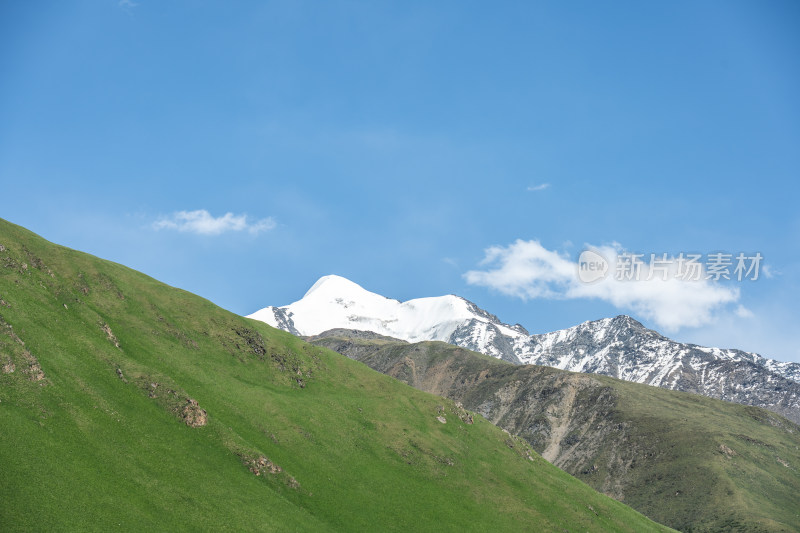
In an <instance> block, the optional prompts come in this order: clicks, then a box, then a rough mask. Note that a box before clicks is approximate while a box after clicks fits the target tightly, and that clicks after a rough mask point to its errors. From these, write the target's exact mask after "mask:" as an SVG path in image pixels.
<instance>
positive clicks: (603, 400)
mask: <svg viewBox="0 0 800 533" xmlns="http://www.w3.org/2000/svg"><path fill="white" fill-rule="evenodd" d="M309 340H310V341H311V342H313V343H314V344H317V345H319V346H325V347H328V348H331V349H333V350H336V351H338V352H340V353H342V354H344V355H347V356H348V357H351V358H353V359H356V360H359V361H362V362H364V363H365V364H367V365H368V366H370V367H372V368H373V369H375V370H379V371H381V372H383V373H386V374H388V375H390V376H393V377H395V378H397V379H400V380H402V381H405V382H406V383H409V384H410V385H413V386H414V387H417V388H419V389H421V390H424V391H427V392H432V393H434V394H438V395H442V396H444V397H447V398H449V399H452V400H454V401H457V402H459V404H460V405H463V406H464V407H465V408H466V409H469V410H474V411H475V412H477V413H479V414H481V415H483V416H484V417H486V418H487V419H488V420H490V421H492V422H493V423H495V424H497V425H498V426H500V427H501V428H504V429H506V430H507V431H509V432H510V433H512V434H514V435H518V436H521V437H523V438H524V439H525V440H527V441H528V442H529V443H530V444H531V445H532V446H533V447H534V449H536V451H538V452H539V453H541V454H542V456H543V457H544V458H545V459H547V460H549V461H551V462H552V463H553V464H555V465H557V466H559V467H561V468H563V469H564V470H566V471H567V472H569V473H571V474H572V475H574V476H576V477H577V478H579V479H581V480H583V481H585V482H586V483H588V484H589V485H591V486H592V487H594V488H596V489H597V490H600V491H602V492H605V493H606V494H609V495H611V496H613V497H614V498H617V499H619V500H620V501H623V502H625V503H627V504H628V505H630V506H632V507H633V508H635V509H637V510H638V511H640V512H642V513H643V514H645V515H647V516H649V517H650V518H653V519H654V520H657V521H659V522H662V523H664V524H667V525H669V526H671V527H674V528H676V529H679V530H682V531H795V530H798V529H800V507H798V505H797V504H798V499H797V494H798V493H799V492H798V490H800V451H798V450H799V449H800V426H797V425H795V424H794V423H792V422H790V421H788V420H786V419H784V418H782V417H780V416H779V415H777V414H774V413H771V412H769V411H766V410H764V409H760V408H755V407H749V406H742V405H737V404H732V403H728V402H722V401H719V400H714V399H710V398H704V397H702V396H698V395H694V394H686V393H682V392H677V391H669V390H664V389H660V388H656V387H649V386H645V385H640V384H635V383H629V382H625V381H621V380H616V379H613V378H608V377H606V376H599V375H591V374H579V373H572V372H566V371H561V370H557V369H554V368H548V367H542V366H532V365H521V366H520V365H512V364H509V363H507V362H504V361H498V360H496V359H492V358H489V357H487V356H484V355H481V354H477V353H475V352H471V351H468V350H465V349H462V348H459V347H455V346H452V345H449V344H445V343H441V342H421V343H407V342H404V341H400V340H392V339H387V338H386V337H378V336H376V335H375V334H369V333H364V332H353V331H348V330H341V329H340V330H333V331H330V332H325V333H323V334H322V335H319V336H316V337H312V338H310V339H309Z"/></svg>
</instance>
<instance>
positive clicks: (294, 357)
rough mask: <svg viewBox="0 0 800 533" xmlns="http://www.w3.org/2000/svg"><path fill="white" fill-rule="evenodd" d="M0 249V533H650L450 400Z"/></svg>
mask: <svg viewBox="0 0 800 533" xmlns="http://www.w3.org/2000/svg"><path fill="white" fill-rule="evenodd" d="M0 245H2V248H0V366H1V367H2V371H0V473H1V475H0V530H2V531H24V530H52V531H69V530H82V531H85V530H96V531H109V530H137V531H141V530H156V531H167V530H169V531H174V530H192V531H200V530H206V531H328V530H331V531H525V530H527V531H637V532H639V531H664V530H666V528H664V527H663V526H659V525H657V524H655V523H653V522H651V521H649V520H647V519H646V518H645V517H643V516H642V515H640V514H638V513H637V512H635V511H633V510H631V509H630V508H628V507H626V506H624V505H623V504H621V503H619V502H616V501H614V500H613V499H611V498H608V497H606V496H604V495H601V494H599V493H597V492H595V491H594V490H593V489H591V488H590V487H589V486H588V485H585V484H584V483H581V482H579V481H577V480H575V479H574V478H572V477H571V476H569V475H567V474H566V473H564V472H562V471H561V470H559V469H557V468H556V467H554V466H552V465H550V464H549V463H547V462H546V461H544V460H543V459H542V458H541V457H539V456H538V455H537V454H536V453H535V452H532V451H531V449H530V447H529V446H528V445H527V444H526V443H525V442H524V441H523V440H522V439H519V438H514V437H511V436H509V435H508V434H506V433H504V432H502V431H501V430H500V429H498V428H496V427H495V426H493V425H491V424H490V423H488V422H487V421H485V420H484V419H482V418H481V417H478V416H475V417H474V423H469V422H470V416H469V413H467V412H465V411H464V410H463V409H460V408H458V407H456V406H455V405H454V403H453V402H452V401H448V400H443V399H441V398H438V397H435V396H433V395H430V394H427V393H423V392H420V391H417V390H415V389H412V388H411V387H409V386H407V385H405V384H402V383H400V382H398V381H396V380H394V379H391V378H389V377H386V376H384V375H382V374H379V373H377V372H374V371H372V370H370V369H368V368H366V367H365V366H364V365H362V364H360V363H358V362H355V361H351V360H349V359H347V358H345V357H342V356H341V355H339V354H336V353H334V352H332V351H329V350H327V349H324V348H319V347H315V346H312V345H310V344H307V343H305V342H303V341H301V340H300V339H297V338H295V337H293V336H291V335H288V334H286V333H283V332H280V331H277V330H274V329H272V328H270V327H268V326H266V325H264V324H261V323H257V322H255V321H251V320H248V319H244V318H241V317H238V316H236V315H234V314H232V313H229V312H227V311H224V310H222V309H220V308H218V307H216V306H214V305H213V304H211V303H210V302H208V301H205V300H203V299H202V298H199V297H197V296H194V295H192V294H189V293H187V292H184V291H181V290H178V289H174V288H171V287H168V286H166V285H164V284H162V283H159V282H157V281H155V280H153V279H151V278H148V277H146V276H144V275H142V274H140V273H137V272H134V271H132V270H130V269H128V268H125V267H123V266H120V265H117V264H114V263H110V262H107V261H102V260H99V259H97V258H94V257H92V256H89V255H86V254H82V253H79V252H75V251H71V250H68V249H65V248H63V247H59V246H56V245H53V244H50V243H48V242H46V241H44V240H43V239H41V238H39V237H37V236H35V235H33V234H32V233H30V232H28V231H26V230H24V229H22V228H20V227H17V226H14V225H12V224H9V223H7V222H5V221H0ZM442 421H444V423H443V422H442Z"/></svg>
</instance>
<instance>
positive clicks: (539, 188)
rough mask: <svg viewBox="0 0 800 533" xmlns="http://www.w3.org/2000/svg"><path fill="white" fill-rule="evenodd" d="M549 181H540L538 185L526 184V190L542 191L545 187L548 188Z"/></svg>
mask: <svg viewBox="0 0 800 533" xmlns="http://www.w3.org/2000/svg"><path fill="white" fill-rule="evenodd" d="M549 188H550V184H549V183H540V184H539V185H528V189H527V191H528V192H536V191H543V190H545V189H549Z"/></svg>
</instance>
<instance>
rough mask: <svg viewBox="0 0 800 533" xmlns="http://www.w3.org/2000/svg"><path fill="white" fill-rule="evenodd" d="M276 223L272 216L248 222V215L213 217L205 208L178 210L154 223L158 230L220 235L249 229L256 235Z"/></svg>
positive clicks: (230, 214) (228, 214)
mask: <svg viewBox="0 0 800 533" xmlns="http://www.w3.org/2000/svg"><path fill="white" fill-rule="evenodd" d="M275 225H276V224H275V220H274V219H272V218H271V217H268V218H263V219H261V220H256V221H254V222H248V220H247V215H234V214H233V213H225V214H224V215H222V216H220V217H213V216H211V213H209V212H208V211H206V210H205V209H198V210H196V211H177V212H175V213H173V214H172V215H170V216H169V217H165V218H161V219H159V220H157V221H156V222H154V223H153V227H154V228H155V229H157V230H160V229H174V230H178V231H183V232H189V233H197V234H198V235H219V234H221V233H225V232H228V231H247V232H249V233H251V234H253V235H256V234H258V233H261V232H262V231H267V230H271V229H272V228H274V227H275Z"/></svg>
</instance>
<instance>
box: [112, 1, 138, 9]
mask: <svg viewBox="0 0 800 533" xmlns="http://www.w3.org/2000/svg"><path fill="white" fill-rule="evenodd" d="M117 5H118V6H119V7H121V8H123V9H129V8H134V7H136V6H138V5H139V4H138V3H136V2H134V1H133V0H119V2H118V3H117Z"/></svg>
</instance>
